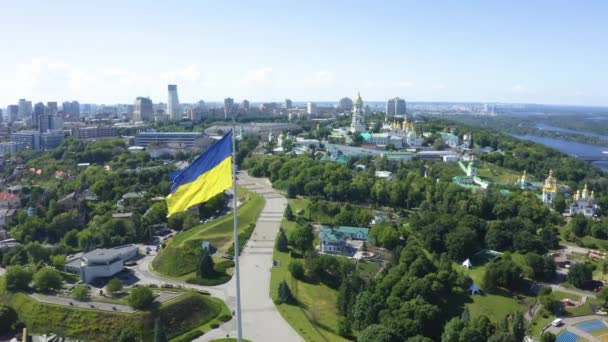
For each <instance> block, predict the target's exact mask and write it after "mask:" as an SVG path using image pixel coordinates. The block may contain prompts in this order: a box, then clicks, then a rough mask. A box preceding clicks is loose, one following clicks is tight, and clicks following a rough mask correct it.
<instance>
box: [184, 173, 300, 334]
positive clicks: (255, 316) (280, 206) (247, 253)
mask: <svg viewBox="0 0 608 342" xmlns="http://www.w3.org/2000/svg"><path fill="white" fill-rule="evenodd" d="M238 178H239V180H238V185H240V186H242V187H244V188H246V189H247V190H250V191H254V192H256V193H258V194H260V195H262V196H264V198H265V199H266V204H265V206H264V208H263V209H262V212H261V214H260V217H259V218H258V221H257V223H256V227H255V229H254V231H253V233H252V235H251V238H250V239H249V241H248V242H247V244H246V245H245V248H244V249H243V251H242V252H241V257H240V266H241V308H242V319H243V322H242V323H243V338H246V339H249V340H252V341H268V342H274V341H277V342H282V341H289V342H291V341H294V342H297V341H302V338H301V337H300V335H298V333H297V332H296V331H295V330H294V329H293V328H292V327H291V326H290V325H289V324H288V323H287V322H286V321H285V320H284V319H283V317H282V316H281V314H280V313H279V311H278V310H277V308H276V306H275V305H274V302H273V301H272V298H271V297H270V271H271V270H272V253H273V250H274V239H275V237H276V235H277V233H278V232H279V228H280V227H281V220H282V218H283V212H284V210H285V207H286V206H287V200H286V199H285V197H284V196H283V195H281V194H280V193H278V192H276V191H275V190H274V189H273V188H272V185H271V184H270V182H269V181H268V179H266V178H254V177H250V176H248V175H247V174H246V173H245V172H239V174H238ZM225 285H227V286H224V287H223V288H222V290H223V291H224V293H225V298H224V300H225V301H226V304H227V305H228V307H230V308H234V307H235V305H236V297H235V296H236V288H235V280H234V278H232V279H231V280H230V282H228V283H227V284H225ZM226 336H230V337H236V336H237V327H236V320H234V319H233V320H231V321H229V322H227V323H226V324H223V325H222V326H220V327H219V328H218V329H214V330H211V331H210V332H208V333H207V334H205V335H203V336H201V337H199V338H197V339H196V340H194V341H211V340H214V339H217V338H222V337H226Z"/></svg>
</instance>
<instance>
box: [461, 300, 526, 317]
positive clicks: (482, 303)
mask: <svg viewBox="0 0 608 342" xmlns="http://www.w3.org/2000/svg"><path fill="white" fill-rule="evenodd" d="M471 300H472V301H473V302H472V303H467V304H466V307H467V308H468V309H469V312H470V313H471V316H472V317H476V316H480V315H485V316H487V317H488V318H489V319H490V320H491V321H493V322H495V323H497V322H500V321H501V320H502V319H503V318H504V317H505V316H506V315H508V314H512V313H515V312H517V311H521V312H524V311H526V310H527V306H526V305H525V304H520V303H518V301H517V300H516V299H515V298H514V297H512V296H509V295H504V296H503V295H495V294H485V295H473V296H471Z"/></svg>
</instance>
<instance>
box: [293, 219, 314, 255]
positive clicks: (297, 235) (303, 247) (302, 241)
mask: <svg viewBox="0 0 608 342" xmlns="http://www.w3.org/2000/svg"><path fill="white" fill-rule="evenodd" d="M313 240H314V236H313V234H312V227H311V226H309V225H298V226H296V228H295V229H294V230H293V231H292V232H291V235H290V236H289V243H290V244H291V245H292V246H294V247H295V248H297V249H298V250H300V251H301V252H305V251H308V250H310V249H312V242H313Z"/></svg>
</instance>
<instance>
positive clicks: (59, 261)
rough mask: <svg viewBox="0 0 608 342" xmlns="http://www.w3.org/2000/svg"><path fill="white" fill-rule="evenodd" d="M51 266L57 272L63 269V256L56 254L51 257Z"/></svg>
mask: <svg viewBox="0 0 608 342" xmlns="http://www.w3.org/2000/svg"><path fill="white" fill-rule="evenodd" d="M51 265H52V266H53V267H55V268H56V269H57V270H59V271H63V268H64V267H65V254H57V255H53V256H52V257H51Z"/></svg>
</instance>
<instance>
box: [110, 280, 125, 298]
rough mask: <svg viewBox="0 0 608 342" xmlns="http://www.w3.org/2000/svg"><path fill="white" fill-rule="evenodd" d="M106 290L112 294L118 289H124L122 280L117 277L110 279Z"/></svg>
mask: <svg viewBox="0 0 608 342" xmlns="http://www.w3.org/2000/svg"><path fill="white" fill-rule="evenodd" d="M106 291H108V293H110V295H112V296H113V295H114V294H115V293H116V292H118V291H122V282H121V281H120V280H118V279H116V278H112V279H110V281H109V282H108V284H107V285H106Z"/></svg>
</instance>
